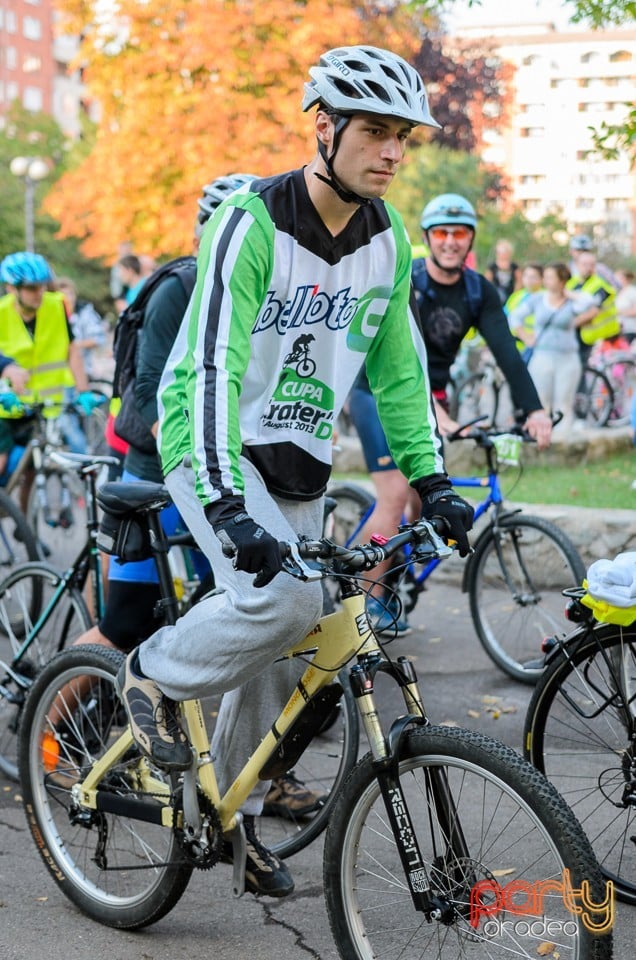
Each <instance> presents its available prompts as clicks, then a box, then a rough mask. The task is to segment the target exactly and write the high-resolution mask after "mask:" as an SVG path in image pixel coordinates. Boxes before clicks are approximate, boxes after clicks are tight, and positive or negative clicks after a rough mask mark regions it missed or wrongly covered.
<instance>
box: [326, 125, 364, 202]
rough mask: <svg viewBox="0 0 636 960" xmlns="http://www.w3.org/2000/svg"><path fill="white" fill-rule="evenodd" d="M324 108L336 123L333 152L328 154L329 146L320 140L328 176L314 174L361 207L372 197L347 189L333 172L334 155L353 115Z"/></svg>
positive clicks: (342, 197)
mask: <svg viewBox="0 0 636 960" xmlns="http://www.w3.org/2000/svg"><path fill="white" fill-rule="evenodd" d="M323 109H324V110H325V113H328V114H329V116H330V117H331V119H332V121H333V125H334V135H333V149H332V151H331V154H328V153H327V147H326V146H325V144H324V143H323V142H322V140H318V152H319V154H320V156H321V157H322V159H323V160H324V163H325V167H326V168H327V173H328V176H326V177H325V176H323V175H322V173H314V176H315V177H317V178H318V180H321V181H322V182H323V183H326V184H327V186H328V187H331V189H332V190H333V191H334V192H335V193H337V194H338V196H339V197H340V199H341V200H342V201H343V202H344V203H356V204H357V205H358V206H359V207H362V206H364V205H365V204H367V203H370V202H371V199H370V198H369V197H361V196H360V194H358V193H354V192H353V190H347V189H346V187H344V186H343V185H342V184H341V183H340V181H339V180H338V178H337V177H336V175H335V173H334V172H333V160H334V157H335V156H336V151H337V150H338V146H339V144H340V137H341V135H342V131H343V130H344V128H345V127H346V125H347V124H348V123H349V120H350V119H351V117H343V116H342V115H341V114H338V113H333V112H331V111H330V110H327V109H326V108H323Z"/></svg>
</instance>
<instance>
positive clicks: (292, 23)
mask: <svg viewBox="0 0 636 960" xmlns="http://www.w3.org/2000/svg"><path fill="white" fill-rule="evenodd" d="M416 6H417V5H416ZM57 7H58V10H59V11H60V13H61V14H62V15H63V17H64V18H65V19H64V21H63V29H64V30H65V31H66V32H72V33H76V34H82V36H83V37H84V40H83V45H82V48H81V51H80V60H81V61H82V62H83V63H84V64H86V67H85V79H86V82H87V84H88V87H89V90H90V93H91V95H92V96H93V97H95V98H96V100H97V101H98V103H99V105H100V111H101V121H100V124H99V129H98V132H97V141H96V145H95V148H94V150H93V151H92V152H91V154H90V156H89V157H88V158H87V159H86V160H85V161H84V162H83V163H82V164H81V165H80V166H79V167H77V168H76V169H74V170H72V171H70V172H69V173H67V174H65V175H64V176H63V177H62V178H61V179H60V181H59V182H58V184H56V187H55V189H54V190H53V191H52V192H51V194H50V195H49V197H48V198H47V201H46V209H47V211H48V212H49V213H50V214H51V215H52V216H53V217H55V218H56V219H57V220H58V221H59V222H60V224H61V235H62V236H69V235H72V236H79V237H82V238H83V240H84V242H83V245H82V249H83V250H84V252H85V253H86V254H87V255H89V256H103V257H105V258H107V259H109V258H112V255H113V251H114V250H115V249H116V247H117V244H118V242H119V241H120V240H121V239H122V238H129V239H131V240H132V241H133V242H134V244H135V247H136V248H137V249H143V250H144V251H147V252H152V253H154V254H174V253H178V252H184V251H189V250H190V248H191V244H192V228H193V222H194V216H195V212H196V199H197V197H198V195H199V194H200V190H201V186H202V185H203V184H204V183H207V182H209V181H210V180H211V179H213V178H215V177H217V176H221V175H224V174H227V173H230V172H246V173H255V174H257V175H259V176H267V175H269V174H272V173H274V172H279V171H281V170H285V169H288V168H291V167H294V166H297V165H299V164H300V163H302V162H303V161H306V160H307V159H308V157H309V156H310V151H311V152H313V134H312V123H311V120H310V119H309V118H308V117H304V116H303V114H302V113H301V112H300V103H301V97H302V87H303V82H304V81H305V80H306V79H307V78H308V68H309V66H310V65H311V64H313V63H316V62H317V60H318V58H319V56H320V54H321V53H323V52H324V51H325V50H327V49H329V48H330V47H333V46H339V45H342V44H343V43H346V44H354V43H360V42H365V43H372V44H375V45H377V46H384V47H389V48H391V49H393V50H395V51H396V52H397V53H400V54H402V55H403V56H406V57H407V58H412V56H413V55H414V53H415V51H416V50H417V49H418V47H419V44H420V41H421V36H420V33H419V27H420V26H421V17H419V18H418V19H416V18H415V15H414V12H413V9H412V8H409V7H408V5H407V6H402V5H400V4H397V5H396V4H390V3H386V2H385V3H378V4H373V3H367V4H366V5H364V6H362V5H359V6H356V5H353V4H351V3H350V0H311V2H310V3H309V2H306V0H305V2H301V0H268V2H267V3H263V2H262V0H260V2H259V0H144V2H143V3H140V2H135V0H128V2H126V3H125V4H124V3H122V4H121V6H120V8H119V10H118V11H117V14H116V19H114V20H112V22H111V23H105V22H99V21H98V20H97V19H96V14H95V4H94V3H93V2H90V0H58V3H57ZM416 25H417V28H416Z"/></svg>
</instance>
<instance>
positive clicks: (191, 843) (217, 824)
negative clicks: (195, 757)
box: [172, 787, 223, 870]
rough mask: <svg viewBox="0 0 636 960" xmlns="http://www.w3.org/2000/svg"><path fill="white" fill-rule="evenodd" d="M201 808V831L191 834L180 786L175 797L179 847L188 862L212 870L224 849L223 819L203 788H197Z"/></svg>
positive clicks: (199, 867)
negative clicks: (185, 816) (185, 815)
mask: <svg viewBox="0 0 636 960" xmlns="http://www.w3.org/2000/svg"><path fill="white" fill-rule="evenodd" d="M197 798H198V801H199V810H200V811H201V823H200V826H201V833H200V835H199V836H197V837H195V836H189V834H188V830H187V825H185V824H184V819H183V789H182V788H181V787H178V788H177V790H176V791H175V793H174V799H173V810H174V816H173V825H172V829H173V832H174V835H175V837H176V840H177V843H178V845H179V849H180V850H181V852H182V853H183V855H184V857H185V859H186V860H187V861H188V863H191V864H192V866H193V867H196V868H197V869H199V870H210V869H211V867H214V866H215V865H216V864H217V863H218V862H219V860H220V859H221V852H222V850H223V831H222V829H221V820H220V818H219V815H218V813H217V811H216V807H215V806H214V804H213V803H212V802H211V801H210V800H208V798H207V797H206V796H205V794H204V793H202V791H201V790H197Z"/></svg>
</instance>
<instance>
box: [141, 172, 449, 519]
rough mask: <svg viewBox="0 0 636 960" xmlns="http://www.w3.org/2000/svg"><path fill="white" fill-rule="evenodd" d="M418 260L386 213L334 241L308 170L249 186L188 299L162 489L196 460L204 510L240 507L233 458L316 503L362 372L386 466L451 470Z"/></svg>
mask: <svg viewBox="0 0 636 960" xmlns="http://www.w3.org/2000/svg"><path fill="white" fill-rule="evenodd" d="M410 277H411V249H410V245H409V242H408V238H407V235H406V231H405V229H404V225H403V223H402V220H401V218H400V217H399V215H398V214H397V213H396V211H395V210H393V209H392V208H391V207H390V206H389V205H388V204H385V203H384V202H383V201H381V200H376V201H373V202H372V203H369V204H367V205H365V206H363V207H359V208H358V209H357V210H356V212H355V214H354V215H353V217H352V218H351V220H350V221H349V223H348V224H347V226H346V228H345V229H344V230H343V231H342V233H340V234H339V235H338V236H337V237H333V236H332V235H331V234H330V233H329V231H328V230H327V228H326V227H325V225H324V223H323V222H322V220H321V219H320V217H319V216H318V214H317V212H316V210H315V208H314V206H313V204H312V202H311V200H310V199H309V194H308V191H307V187H306V184H305V179H304V173H303V171H302V170H295V171H292V172H290V173H287V174H283V175H281V176H277V177H273V178H271V179H267V180H256V181H252V182H251V183H250V184H248V185H247V186H246V187H243V188H241V189H240V190H239V191H237V192H236V193H235V194H233V195H232V196H231V197H229V198H228V199H227V200H226V201H225V202H224V203H223V204H222V205H221V206H220V207H219V208H218V209H217V210H216V212H215V214H214V217H213V218H212V219H211V220H210V221H209V223H208V224H207V225H206V229H205V231H204V234H203V239H202V243H201V248H200V252H199V258H198V264H197V283H196V287H195V290H194V293H193V296H192V299H191V300H190V303H189V305H188V309H187V312H186V314H185V316H184V319H183V323H182V325H181V328H180V331H179V335H178V337H177V339H176V341H175V344H174V347H173V350H172V352H171V354H170V356H169V358H168V362H167V365H166V368H165V370H164V374H163V377H162V380H161V384H160V388H159V419H160V434H159V450H160V454H161V459H162V463H163V469H164V474H167V473H169V472H170V470H172V469H173V468H174V467H175V466H176V465H177V464H178V463H180V462H181V461H182V460H183V459H184V457H185V456H187V455H189V456H191V457H192V463H193V467H194V469H195V472H196V475H197V494H198V496H199V497H200V499H201V501H202V503H203V504H205V505H207V504H209V503H213V502H214V501H216V500H218V499H219V498H222V497H227V496H230V495H234V496H236V495H241V494H242V493H243V479H242V476H241V471H240V467H239V456H240V455H241V453H242V454H243V455H244V456H246V457H247V458H248V459H250V460H251V461H252V462H253V464H254V465H255V466H256V468H257V469H258V470H259V472H260V473H261V475H262V476H263V478H264V480H265V483H266V485H267V488H268V489H269V490H270V491H271V492H272V493H273V494H275V495H277V496H280V497H284V498H287V499H301V500H309V499H313V498H314V497H317V496H320V495H321V494H322V493H323V491H324V489H325V486H326V484H327V481H328V479H329V474H330V470H331V461H332V435H333V426H334V420H335V418H336V416H337V415H338V413H339V412H340V410H341V408H342V406H343V404H344V402H345V400H346V398H347V395H348V393H349V390H350V388H351V386H352V384H353V382H354V380H355V378H356V375H357V373H358V371H359V369H360V367H361V366H362V364H363V363H364V362H365V361H366V369H367V373H368V377H369V383H370V385H371V389H372V390H373V392H374V394H375V396H376V398H377V403H378V410H379V414H380V418H381V421H382V424H383V427H384V430H385V433H386V436H387V440H388V443H389V447H390V449H391V453H392V456H393V458H394V459H395V461H396V463H397V464H398V466H399V467H400V469H401V470H402V471H403V473H404V474H405V475H406V476H407V477H408V478H409V479H410V480H414V479H418V478H419V477H423V476H428V475H430V474H433V473H441V472H443V470H444V467H443V461H442V456H441V441H440V439H439V437H438V436H437V433H436V425H435V418H434V414H433V412H432V408H431V405H430V400H429V398H430V389H429V384H428V376H427V373H426V354H425V348H424V344H423V341H422V338H421V335H420V332H419V329H418V326H417V323H416V322H415V318H414V313H413V309H412V305H411V304H410V302H409V301H410Z"/></svg>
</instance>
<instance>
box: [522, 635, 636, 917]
mask: <svg viewBox="0 0 636 960" xmlns="http://www.w3.org/2000/svg"><path fill="white" fill-rule="evenodd" d="M524 732H525V736H524V743H525V748H526V756H527V758H528V759H529V760H530V761H531V762H532V763H533V764H534V765H535V766H536V767H537V769H539V770H541V772H542V773H544V774H545V775H546V776H547V777H548V779H549V780H550V781H551V782H552V783H553V784H554V785H555V786H556V788H557V789H558V790H559V791H560V792H561V793H562V795H563V797H564V799H565V800H566V801H567V802H568V803H569V805H570V806H571V808H572V810H573V811H574V813H575V814H576V815H577V817H578V819H579V820H580V822H581V824H582V826H583V827H584V828H585V829H586V830H587V833H588V836H589V837H590V840H591V842H592V846H593V848H594V852H595V854H596V857H597V859H598V861H599V863H600V865H601V868H602V870H603V872H604V874H605V876H606V877H607V878H608V879H609V880H612V881H613V882H614V884H615V886H616V893H617V896H618V897H619V898H620V899H621V900H625V901H626V902H627V903H636V845H635V843H634V837H635V836H636V628H634V627H633V626H632V627H623V628H621V627H616V626H612V625H609V624H605V625H601V624H599V625H596V626H594V627H593V628H581V629H580V630H579V631H577V632H576V633H575V634H572V636H571V638H570V639H568V641H566V643H565V645H564V647H563V650H562V653H561V654H560V655H559V656H558V657H557V658H556V659H555V660H554V661H553V663H552V664H551V665H550V666H549V668H548V669H547V670H546V672H545V674H544V675H543V677H542V678H541V680H540V681H539V683H538V684H537V687H536V689H535V691H534V693H533V696H532V699H531V701H530V705H529V707H528V713H527V715H526V723H525V731H524Z"/></svg>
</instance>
